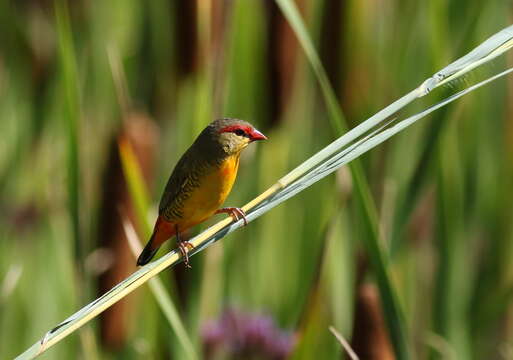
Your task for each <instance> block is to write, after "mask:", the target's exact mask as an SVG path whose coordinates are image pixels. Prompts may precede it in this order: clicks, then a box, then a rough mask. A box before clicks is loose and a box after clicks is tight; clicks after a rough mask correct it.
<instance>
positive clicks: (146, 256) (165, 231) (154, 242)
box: [137, 215, 174, 266]
mask: <svg viewBox="0 0 513 360" xmlns="http://www.w3.org/2000/svg"><path fill="white" fill-rule="evenodd" d="M173 229H174V227H173V224H172V223H170V222H167V221H166V220H165V219H164V218H163V217H162V216H160V215H159V217H158V218H157V222H156V223H155V228H154V229H153V234H152V235H151V237H150V240H149V241H148V243H147V244H146V246H145V247H144V249H143V251H142V252H141V255H139V257H138V258H137V265H138V266H142V265H146V264H147V263H149V262H150V261H151V259H152V258H153V257H154V256H155V254H156V253H157V251H158V250H159V248H160V245H162V243H163V242H164V241H166V240H167V239H169V238H170V237H171V236H173V234H174V233H173Z"/></svg>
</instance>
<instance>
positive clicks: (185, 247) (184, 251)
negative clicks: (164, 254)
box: [175, 225, 194, 269]
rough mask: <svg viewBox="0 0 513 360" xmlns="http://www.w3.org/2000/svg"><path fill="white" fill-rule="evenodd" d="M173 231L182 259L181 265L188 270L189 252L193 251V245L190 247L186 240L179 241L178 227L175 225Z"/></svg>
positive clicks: (189, 266) (189, 267)
mask: <svg viewBox="0 0 513 360" xmlns="http://www.w3.org/2000/svg"><path fill="white" fill-rule="evenodd" d="M175 231H176V243H177V245H178V250H180V254H181V255H182V257H183V263H184V264H185V267H186V268H188V269H191V268H192V266H191V264H190V263H189V250H192V249H194V245H192V244H191V243H190V242H188V241H187V240H184V241H182V240H180V236H179V233H178V225H175Z"/></svg>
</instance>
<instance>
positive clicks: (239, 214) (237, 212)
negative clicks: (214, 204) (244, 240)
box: [216, 207, 248, 225]
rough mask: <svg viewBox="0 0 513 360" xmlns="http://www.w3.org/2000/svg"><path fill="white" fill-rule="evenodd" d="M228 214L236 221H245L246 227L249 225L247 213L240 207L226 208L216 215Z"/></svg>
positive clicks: (218, 210)
mask: <svg viewBox="0 0 513 360" xmlns="http://www.w3.org/2000/svg"><path fill="white" fill-rule="evenodd" d="M221 213H227V214H230V216H231V217H232V218H233V219H234V220H235V221H239V220H240V219H242V220H244V225H247V224H248V219H246V212H245V211H244V210H242V209H241V208H238V207H225V208H221V209H217V210H216V214H221Z"/></svg>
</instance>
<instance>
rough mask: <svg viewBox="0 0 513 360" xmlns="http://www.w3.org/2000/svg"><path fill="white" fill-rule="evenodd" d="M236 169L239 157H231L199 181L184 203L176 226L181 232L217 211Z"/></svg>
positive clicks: (225, 195) (235, 175) (228, 191)
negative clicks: (180, 218)
mask: <svg viewBox="0 0 513 360" xmlns="http://www.w3.org/2000/svg"><path fill="white" fill-rule="evenodd" d="M238 168H239V156H232V157H229V158H227V159H226V160H225V161H224V162H223V163H222V164H221V166H219V167H215V168H213V169H212V171H211V172H209V173H207V174H206V175H204V176H203V177H202V178H201V179H200V186H199V187H197V188H196V189H194V191H193V192H192V193H191V196H190V197H189V198H188V199H187V200H186V201H185V203H184V207H183V215H184V216H183V218H182V220H181V222H180V223H179V224H178V226H179V228H180V230H181V231H182V230H185V229H187V228H189V227H192V226H194V225H196V224H199V223H201V222H203V221H205V220H206V219H208V218H209V217H211V216H212V215H213V214H214V212H215V211H216V210H217V209H219V207H220V206H221V205H222V204H223V203H224V201H225V199H226V197H227V196H228V194H229V193H230V191H231V189H232V186H233V183H234V182H235V178H236V177H237V170H238Z"/></svg>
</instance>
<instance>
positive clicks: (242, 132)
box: [234, 129, 246, 136]
mask: <svg viewBox="0 0 513 360" xmlns="http://www.w3.org/2000/svg"><path fill="white" fill-rule="evenodd" d="M234 134H235V135H238V136H244V135H246V132H245V131H244V130H242V129H237V130H235V131H234Z"/></svg>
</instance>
